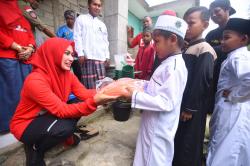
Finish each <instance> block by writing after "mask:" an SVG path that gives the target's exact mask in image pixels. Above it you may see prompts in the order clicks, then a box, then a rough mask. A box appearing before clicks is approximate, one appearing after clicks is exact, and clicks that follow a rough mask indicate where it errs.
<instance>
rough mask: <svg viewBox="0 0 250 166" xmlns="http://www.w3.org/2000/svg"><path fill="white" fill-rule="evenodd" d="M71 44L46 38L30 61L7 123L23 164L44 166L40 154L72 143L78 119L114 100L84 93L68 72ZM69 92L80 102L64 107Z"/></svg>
mask: <svg viewBox="0 0 250 166" xmlns="http://www.w3.org/2000/svg"><path fill="white" fill-rule="evenodd" d="M72 54H73V47H72V42H70V41H67V40H65V39H60V38H51V39H48V40H47V41H46V42H45V43H44V44H43V45H42V46H41V47H40V48H39V49H38V50H37V53H36V55H35V56H34V59H33V60H32V64H33V71H32V73H31V74H30V75H29V76H28V77H27V78H26V80H25V82H24V86H23V89H22V92H21V100H20V102H19V105H18V107H17V109H16V112H15V114H14V117H13V119H12V121H11V124H10V128H11V132H12V133H13V134H14V135H15V137H16V138H17V139H18V140H20V141H21V142H23V143H24V149H25V154H26V165H35V166H40V165H45V162H44V160H43V157H44V153H45V152H46V151H47V150H48V149H50V148H52V147H53V146H55V145H57V144H59V143H61V142H64V141H66V140H67V142H71V143H72V144H73V141H74V138H75V137H74V135H73V133H74V130H75V128H76V123H77V121H78V119H79V118H80V117H81V116H86V115H89V114H91V113H92V112H94V111H95V110H96V107H97V106H98V105H100V104H104V103H106V102H108V101H111V100H115V97H111V96H106V95H104V94H101V93H96V92H95V90H87V89H86V88H85V87H84V86H83V85H82V84H81V83H80V82H79V81H78V79H77V77H76V76H75V75H73V74H72V73H71V72H70V66H71V64H72V62H73V57H72ZM70 93H73V94H74V95H75V96H76V97H78V98H79V99H80V100H82V101H83V102H79V103H76V104H67V103H66V102H67V99H68V96H69V95H70Z"/></svg>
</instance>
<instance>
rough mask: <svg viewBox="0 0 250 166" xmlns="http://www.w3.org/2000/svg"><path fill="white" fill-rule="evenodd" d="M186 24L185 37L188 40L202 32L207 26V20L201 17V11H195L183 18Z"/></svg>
mask: <svg viewBox="0 0 250 166" xmlns="http://www.w3.org/2000/svg"><path fill="white" fill-rule="evenodd" d="M184 20H185V21H186V22H187V24H188V29H187V32H186V36H185V38H186V39H187V40H188V41H190V40H192V39H196V38H197V37H199V36H201V35H202V32H203V31H204V30H205V29H206V28H207V26H208V22H207V21H203V20H202V19H201V12H200V11H196V12H193V13H191V14H190V15H188V16H187V17H185V18H184Z"/></svg>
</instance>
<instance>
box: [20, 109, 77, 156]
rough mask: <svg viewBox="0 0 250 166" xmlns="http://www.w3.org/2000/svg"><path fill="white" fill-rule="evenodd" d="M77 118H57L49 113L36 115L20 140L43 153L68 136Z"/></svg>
mask: <svg viewBox="0 0 250 166" xmlns="http://www.w3.org/2000/svg"><path fill="white" fill-rule="evenodd" d="M78 120H79V119H59V118H57V117H55V116H53V115H51V114H48V113H46V114H45V115H41V116H38V117H37V118H36V119H34V120H33V121H32V122H31V123H30V124H29V126H28V127H27V128H26V129H25V131H24V133H23V135H22V137H21V141H22V142H23V143H24V144H26V145H32V146H33V145H35V147H36V149H37V150H38V151H39V152H41V153H45V152H46V151H47V150H49V149H50V148H52V147H54V146H56V145H58V144H59V143H62V142H63V141H65V140H66V139H67V138H68V137H70V136H71V135H72V134H73V133H74V131H75V128H76V124H77V121H78Z"/></svg>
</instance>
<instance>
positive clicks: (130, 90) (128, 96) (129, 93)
mask: <svg viewBox="0 0 250 166" xmlns="http://www.w3.org/2000/svg"><path fill="white" fill-rule="evenodd" d="M125 89H126V91H127V92H126V93H124V94H123V96H122V97H123V98H125V99H127V100H131V98H132V95H133V92H134V91H135V88H134V87H131V86H127V87H126V88H125Z"/></svg>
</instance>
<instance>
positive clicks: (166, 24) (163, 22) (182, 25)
mask: <svg viewBox="0 0 250 166" xmlns="http://www.w3.org/2000/svg"><path fill="white" fill-rule="evenodd" d="M187 27H188V25H187V23H186V22H185V21H184V20H183V19H181V18H178V17H175V16H169V15H161V16H159V17H158V19H157V22H156V24H155V28H154V29H161V30H165V31H169V32H173V33H175V34H177V35H179V36H180V37H182V38H183V39H184V37H185V35H186V31H187Z"/></svg>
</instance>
